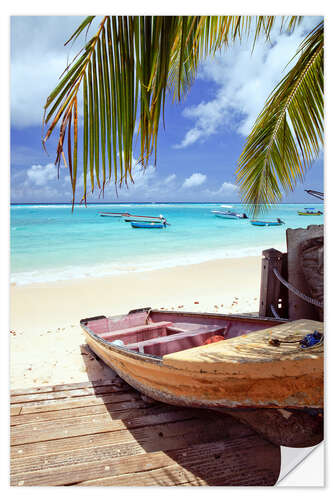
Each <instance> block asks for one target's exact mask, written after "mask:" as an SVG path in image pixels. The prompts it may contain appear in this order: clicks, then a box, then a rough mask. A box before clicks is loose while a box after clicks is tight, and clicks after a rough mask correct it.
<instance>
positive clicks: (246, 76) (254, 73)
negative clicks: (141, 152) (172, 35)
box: [174, 16, 320, 148]
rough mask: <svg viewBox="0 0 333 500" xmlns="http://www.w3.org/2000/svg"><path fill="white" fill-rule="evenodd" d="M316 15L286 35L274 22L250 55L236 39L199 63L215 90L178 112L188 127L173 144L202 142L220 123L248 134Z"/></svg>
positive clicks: (246, 45)
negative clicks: (267, 37) (209, 97)
mask: <svg viewBox="0 0 333 500" xmlns="http://www.w3.org/2000/svg"><path fill="white" fill-rule="evenodd" d="M319 19H320V18H318V17H311V16H306V17H305V18H304V21H303V22H302V24H301V25H300V26H299V27H298V28H297V29H296V30H295V31H294V33H293V34H291V35H287V34H285V33H280V30H279V28H278V24H279V23H277V25H276V28H275V29H274V30H273V33H272V36H271V41H272V44H270V45H268V44H267V43H265V41H264V40H261V41H260V42H257V45H256V47H255V49H254V51H253V53H252V54H251V47H252V45H251V44H252V41H249V42H247V43H246V42H245V43H242V44H239V43H237V44H235V45H234V46H233V47H229V48H228V49H227V50H225V51H223V53H222V54H221V55H218V56H216V57H214V58H209V59H208V60H207V61H206V62H204V63H203V64H202V66H201V70H200V71H199V74H198V77H199V78H200V79H202V80H205V81H211V82H214V83H215V84H216V85H217V86H218V89H217V91H216V93H215V95H214V98H213V99H212V100H211V101H208V102H205V101H202V102H201V103H200V104H198V105H197V106H192V107H190V108H185V110H184V112H183V115H184V116H185V117H186V118H189V119H191V120H192V122H193V125H192V127H191V128H190V129H189V130H188V131H187V132H186V134H185V136H184V138H183V139H182V141H181V142H180V144H177V145H175V146H174V147H175V148H185V147H187V146H189V145H191V144H194V143H195V142H197V141H199V140H200V141H202V140H205V139H206V138H207V137H209V136H211V135H212V134H215V133H217V132H219V131H221V129H222V128H223V127H228V128H229V129H230V128H233V129H235V130H236V131H237V132H238V133H239V134H241V135H245V136H246V135H248V133H249V132H250V130H251V128H252V126H253V123H254V121H255V119H256V118H257V116H258V114H259V113H260V111H261V109H262V108H263V106H264V103H265V101H266V99H267V98H268V96H269V94H270V93H271V92H272V90H273V88H274V87H275V85H276V84H277V83H278V82H279V81H280V80H281V79H282V77H283V75H284V74H285V73H286V72H287V71H288V70H289V69H290V67H289V66H288V67H287V68H285V67H286V65H287V64H288V62H289V61H290V60H291V58H292V57H293V56H294V54H295V52H296V50H297V48H298V47H299V45H300V43H301V41H302V40H303V38H304V36H305V30H309V29H311V27H313V26H314V25H315V24H317V23H318V22H319Z"/></svg>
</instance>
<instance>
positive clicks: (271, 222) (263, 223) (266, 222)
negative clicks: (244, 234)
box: [250, 218, 284, 226]
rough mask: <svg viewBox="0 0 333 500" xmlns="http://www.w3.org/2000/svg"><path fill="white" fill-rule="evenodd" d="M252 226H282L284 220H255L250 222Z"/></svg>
mask: <svg viewBox="0 0 333 500" xmlns="http://www.w3.org/2000/svg"><path fill="white" fill-rule="evenodd" d="M250 222H251V224H252V226H281V225H282V224H284V222H283V220H281V219H279V218H278V219H276V221H275V220H257V219H253V220H251V221H250Z"/></svg>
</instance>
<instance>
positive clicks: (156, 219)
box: [124, 214, 165, 222]
mask: <svg viewBox="0 0 333 500" xmlns="http://www.w3.org/2000/svg"><path fill="white" fill-rule="evenodd" d="M124 220H125V222H140V221H148V222H161V221H163V220H165V217H163V215H160V216H159V217H156V216H152V215H132V214H126V216H124Z"/></svg>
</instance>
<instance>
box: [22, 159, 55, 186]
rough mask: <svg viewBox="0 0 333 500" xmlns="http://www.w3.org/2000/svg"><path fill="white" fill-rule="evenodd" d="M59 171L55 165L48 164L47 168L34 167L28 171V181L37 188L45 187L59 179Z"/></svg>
mask: <svg viewBox="0 0 333 500" xmlns="http://www.w3.org/2000/svg"><path fill="white" fill-rule="evenodd" d="M57 175H58V169H57V167H56V166H55V165H54V163H48V164H47V165H45V166H42V165H32V167H30V168H29V169H28V170H27V177H28V180H29V181H30V182H31V183H32V184H35V185H36V186H45V185H46V184H47V183H48V182H49V181H52V180H54V179H56V178H57Z"/></svg>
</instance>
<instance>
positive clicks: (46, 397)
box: [10, 384, 129, 403]
mask: <svg viewBox="0 0 333 500" xmlns="http://www.w3.org/2000/svg"><path fill="white" fill-rule="evenodd" d="M126 386H127V387H126V388H124V386H119V384H110V385H105V386H103V387H86V388H82V389H71V390H68V391H67V390H63V391H56V392H43V393H32V394H20V395H12V396H11V398H10V400H11V403H27V402H34V401H53V400H56V399H63V398H69V397H71V398H74V397H80V396H97V395H102V394H110V393H114V392H126V391H127V390H128V389H127V388H128V387H129V386H128V385H127V384H126Z"/></svg>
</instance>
